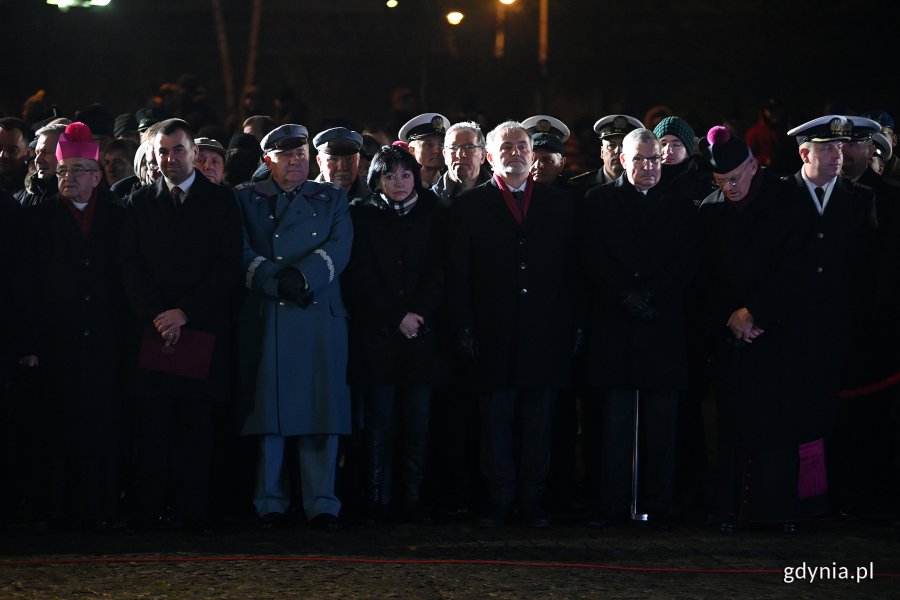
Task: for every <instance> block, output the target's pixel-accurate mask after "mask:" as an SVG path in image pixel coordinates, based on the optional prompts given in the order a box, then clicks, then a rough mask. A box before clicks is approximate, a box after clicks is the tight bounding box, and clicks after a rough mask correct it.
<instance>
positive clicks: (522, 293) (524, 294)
mask: <svg viewBox="0 0 900 600" xmlns="http://www.w3.org/2000/svg"><path fill="white" fill-rule="evenodd" d="M519 293H520V294H521V295H523V296H527V295H528V290H527V289H526V288H522V289H521V290H519Z"/></svg>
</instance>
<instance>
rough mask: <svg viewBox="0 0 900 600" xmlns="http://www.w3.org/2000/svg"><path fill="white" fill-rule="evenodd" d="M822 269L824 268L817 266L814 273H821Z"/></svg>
mask: <svg viewBox="0 0 900 600" xmlns="http://www.w3.org/2000/svg"><path fill="white" fill-rule="evenodd" d="M824 270H825V269H823V268H822V267H818V268H817V269H816V273H821V272H822V271H824Z"/></svg>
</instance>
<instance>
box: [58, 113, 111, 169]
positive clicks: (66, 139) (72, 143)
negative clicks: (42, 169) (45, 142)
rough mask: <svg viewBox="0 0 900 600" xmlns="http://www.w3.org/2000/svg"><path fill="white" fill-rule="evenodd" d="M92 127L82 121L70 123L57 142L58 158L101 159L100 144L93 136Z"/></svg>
mask: <svg viewBox="0 0 900 600" xmlns="http://www.w3.org/2000/svg"><path fill="white" fill-rule="evenodd" d="M92 135H93V134H92V133H91V128H90V127H88V126H87V125H85V124H84V123H82V122H80V121H76V122H74V123H69V124H68V125H67V126H66V131H65V133H63V134H61V135H60V136H59V142H57V144H56V160H62V159H64V158H88V159H90V160H99V159H100V144H99V143H98V142H95V141H94V139H93V138H92Z"/></svg>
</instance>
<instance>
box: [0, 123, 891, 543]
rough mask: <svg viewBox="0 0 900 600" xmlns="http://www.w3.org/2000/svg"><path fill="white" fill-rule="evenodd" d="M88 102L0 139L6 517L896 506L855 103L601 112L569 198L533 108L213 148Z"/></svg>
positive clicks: (616, 513)
mask: <svg viewBox="0 0 900 600" xmlns="http://www.w3.org/2000/svg"><path fill="white" fill-rule="evenodd" d="M92 110H93V111H94V112H91V111H83V112H82V113H81V114H79V115H76V117H75V119H72V120H70V119H65V118H51V119H47V120H46V121H45V122H40V123H37V124H27V123H26V122H24V121H22V120H20V119H17V118H13V117H6V118H2V119H0V188H2V190H0V209H2V215H0V227H2V232H0V234H2V236H0V244H2V249H0V250H2V254H0V256H2V260H3V267H4V268H3V269H2V272H3V282H2V290H0V315H2V317H0V318H2V319H3V323H2V325H0V327H2V330H3V331H4V332H5V333H4V335H3V336H2V340H3V341H2V348H0V352H2V356H0V377H2V380H0V384H2V394H3V395H2V403H3V417H2V418H3V436H4V439H5V441H6V443H5V445H4V451H3V472H2V477H3V480H4V489H5V490H7V492H6V494H5V498H4V506H3V509H4V514H6V515H7V517H8V518H7V522H8V523H9V522H25V523H27V524H28V525H29V526H31V527H33V528H34V529H36V530H39V531H46V530H52V529H56V528H61V527H63V528H64V527H87V528H94V529H99V530H106V529H111V528H119V527H127V528H128V529H129V530H134V531H152V530H156V529H159V528H164V527H175V526H177V527H181V528H183V529H184V530H186V531H193V532H198V533H210V532H211V531H212V530H213V528H214V526H215V525H216V524H217V523H221V522H222V521H223V520H224V519H227V518H238V519H244V518H246V517H247V516H248V515H250V514H252V515H253V519H254V520H255V522H256V523H257V525H258V526H259V527H261V528H263V529H265V530H272V529H280V528H283V527H288V526H291V525H292V524H294V523H295V521H296V520H298V519H299V520H302V521H305V522H306V523H307V525H308V526H309V527H312V528H317V529H322V530H327V531H331V530H335V529H338V528H340V527H341V526H342V525H345V524H350V523H359V524H366V525H379V524H382V523H389V522H392V521H394V520H403V521H407V522H412V523H419V524H428V523H431V522H433V521H434V520H435V519H450V520H452V519H463V518H469V517H471V518H473V519H474V518H477V524H478V525H479V526H481V527H490V528H498V527H505V526H508V525H510V524H521V525H525V526H530V527H547V526H550V525H551V524H552V523H553V522H554V521H559V520H561V519H562V520H566V519H568V520H569V522H571V519H572V517H571V516H570V515H572V514H584V515H585V517H584V518H583V519H580V521H581V522H583V524H584V525H585V526H590V527H594V528H606V527H617V526H624V525H625V524H626V523H628V522H630V521H632V520H634V519H645V518H646V519H647V520H648V521H649V524H650V526H652V527H653V528H655V529H657V530H668V529H670V528H671V526H672V522H673V519H677V517H678V516H679V515H684V514H685V513H686V512H688V509H689V508H690V507H691V506H696V507H700V508H701V510H702V511H703V512H705V513H709V514H711V515H714V516H715V517H716V518H717V520H718V521H720V522H721V528H722V530H723V531H724V532H727V533H730V532H734V531H735V530H736V529H739V528H741V527H742V526H744V525H746V524H748V523H775V524H778V527H780V528H782V529H783V531H784V532H785V533H788V534H793V533H797V531H798V528H800V527H801V524H802V522H803V520H804V519H807V518H812V517H820V516H822V515H832V516H839V517H844V518H853V517H855V516H859V515H860V514H864V513H865V512H866V511H871V510H872V507H871V505H867V504H866V503H865V502H864V499H865V498H864V497H865V492H866V491H872V490H878V491H879V492H881V491H884V490H887V491H888V493H889V494H892V495H893V494H896V492H897V488H896V486H895V483H896V482H895V481H894V479H895V478H896V475H897V473H898V458H900V447H898V435H897V433H898V426H897V425H898V424H897V419H898V418H900V415H898V410H900V403H898V399H900V395H898V386H897V385H896V384H897V381H898V380H900V374H898V372H900V369H898V367H900V341H898V340H900V320H898V319H897V317H896V307H897V306H900V219H898V218H897V207H898V202H900V186H898V182H900V161H898V159H897V157H896V156H895V155H894V146H895V144H896V136H895V135H894V133H893V121H892V120H891V118H890V116H889V115H888V114H887V113H885V112H880V111H874V112H871V113H867V114H866V115H840V114H835V115H825V116H821V117H819V118H816V119H813V120H811V121H809V122H807V123H804V124H802V125H800V126H797V127H794V128H793V129H791V130H790V131H779V130H777V127H776V126H775V125H774V120H773V119H769V120H767V119H766V117H765V115H763V116H761V119H760V123H757V125H755V126H754V128H751V130H749V131H747V132H746V134H744V132H740V131H735V130H734V128H729V127H725V126H721V125H716V126H714V127H712V128H711V129H709V130H708V132H707V133H706V134H705V135H703V134H702V132H701V135H699V136H698V135H697V133H696V132H695V130H694V128H693V127H692V125H691V124H690V123H688V121H686V120H685V119H684V118H681V117H679V116H677V115H668V116H664V117H663V116H661V118H660V119H658V120H657V121H656V122H655V123H648V124H646V126H645V124H644V123H642V122H641V121H640V120H639V119H637V118H635V117H633V116H630V115H625V114H612V115H607V116H604V117H602V118H600V119H598V120H597V121H596V123H595V124H594V127H593V129H594V134H595V135H596V136H597V137H598V138H599V140H600V147H601V151H600V158H601V159H602V166H601V167H600V168H599V169H597V170H596V171H590V172H587V173H577V174H576V173H572V172H571V169H567V150H568V149H569V148H570V146H569V145H568V144H567V142H568V141H569V138H570V130H569V128H568V127H567V125H566V124H565V123H563V122H562V121H561V120H560V119H557V118H555V117H553V116H550V115H535V116H532V117H529V118H527V119H523V120H521V121H512V120H510V121H505V122H502V123H500V124H497V125H496V126H494V127H493V128H491V129H490V130H489V131H485V130H483V128H482V126H481V125H479V124H478V123H476V122H475V121H468V120H462V121H459V122H456V123H451V121H450V120H449V119H447V117H445V116H444V115H442V114H440V113H423V114H420V115H418V116H415V117H413V118H411V119H409V120H408V121H407V122H406V123H405V124H404V125H403V126H402V127H401V128H400V129H399V131H398V132H397V135H396V138H395V139H393V138H391V137H390V136H386V135H384V133H383V132H379V131H371V132H369V131H362V132H357V131H354V130H352V129H350V128H347V127H328V128H325V129H324V130H323V131H319V132H317V133H315V135H311V133H310V131H309V129H308V128H307V127H306V126H304V125H303V124H300V123H295V122H290V121H289V120H286V121H283V122H277V121H276V120H275V119H273V118H272V117H269V116H265V115H253V116H251V117H249V118H247V119H246V121H244V123H243V127H242V129H243V131H242V132H240V133H237V134H235V135H234V136H233V137H231V138H230V139H216V137H215V136H214V135H212V134H211V133H210V131H206V130H204V131H195V130H194V129H193V128H192V126H191V124H190V123H189V122H188V121H187V120H185V119H182V118H177V117H173V116H171V115H169V114H166V113H165V111H164V110H163V109H161V108H160V107H156V106H151V107H148V108H145V109H141V110H140V111H138V112H137V113H135V114H125V115H121V116H120V117H118V118H116V119H115V122H114V127H113V132H112V133H113V135H105V133H106V132H105V131H100V130H101V129H104V128H103V127H102V126H101V125H99V124H98V122H97V121H96V120H95V119H93V118H92V117H93V116H96V113H97V107H96V106H95V107H92ZM485 129H486V128H485ZM742 137H743V139H742ZM745 140H746V141H745ZM785 140H787V141H789V143H791V144H793V146H794V148H795V153H796V154H795V156H794V160H795V161H796V164H797V165H798V166H797V169H796V171H795V172H793V173H787V174H784V173H776V172H775V170H773V168H771V165H772V164H773V162H774V161H775V149H776V147H783V146H784V142H785ZM707 406H713V407H714V408H715V411H714V416H713V417H712V418H710V417H709V416H708V415H706V414H705V407H707ZM706 423H714V427H707V426H706ZM874 454H877V457H878V458H877V459H876V458H873V455H874ZM710 455H712V456H714V457H715V464H714V465H711V464H709V462H710V461H709V458H708V456H710ZM710 471H712V472H715V478H714V485H713V484H712V482H710V481H708V480H707V478H706V474H707V473H708V472H710ZM707 488H711V489H714V492H715V493H714V494H712V499H711V500H710V499H709V498H708V497H707V494H706V493H705V490H706V489H707ZM891 497H896V496H891ZM579 511H580V512H579ZM645 514H646V515H648V516H646V517H645V516H644V515H645ZM888 516H890V515H888ZM576 520H578V519H576Z"/></svg>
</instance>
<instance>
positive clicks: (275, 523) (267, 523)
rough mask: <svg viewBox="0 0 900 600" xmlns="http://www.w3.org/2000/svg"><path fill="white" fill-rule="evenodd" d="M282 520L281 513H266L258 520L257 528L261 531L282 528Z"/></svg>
mask: <svg viewBox="0 0 900 600" xmlns="http://www.w3.org/2000/svg"><path fill="white" fill-rule="evenodd" d="M284 521H285V519H284V515H283V514H281V513H277V512H270V513H266V514H264V515H263V516H262V518H261V519H260V520H259V528H260V530H262V531H277V530H279V529H283V528H284V524H285V523H284Z"/></svg>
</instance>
